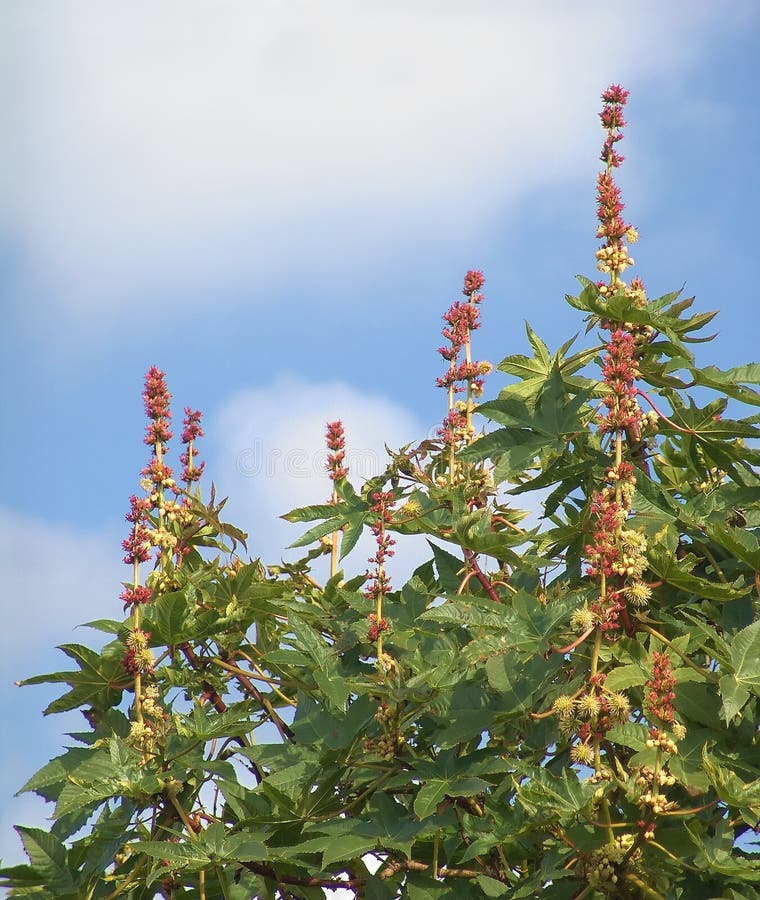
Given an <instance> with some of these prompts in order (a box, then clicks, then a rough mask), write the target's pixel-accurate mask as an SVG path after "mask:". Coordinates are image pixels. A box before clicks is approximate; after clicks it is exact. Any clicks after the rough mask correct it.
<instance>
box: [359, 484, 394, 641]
mask: <svg viewBox="0 0 760 900" xmlns="http://www.w3.org/2000/svg"><path fill="white" fill-rule="evenodd" d="M372 499H373V500H374V503H373V505H372V506H371V507H370V512H372V513H374V514H375V520H374V522H373V523H372V525H371V526H370V528H371V530H372V534H374V536H375V541H376V542H377V550H376V552H375V555H374V556H371V557H370V558H369V562H371V563H372V564H373V567H374V568H373V570H372V571H368V572H367V584H366V587H365V589H364V596H365V597H366V598H367V599H368V600H375V601H376V602H378V604H379V603H380V602H381V601H382V598H383V597H384V596H385V595H386V594H387V593H389V591H390V589H391V581H390V578H389V577H388V575H387V573H386V571H385V561H386V560H387V559H388V557H390V556H393V552H394V551H393V550H392V549H391V548H392V547H393V545H394V544H395V543H396V542H395V541H394V540H393V538H392V537H391V536H390V535H389V534H388V533H387V531H386V526H387V525H388V523H389V522H390V521H391V510H392V509H393V504H394V502H395V498H394V496H393V491H375V493H373V494H372ZM369 623H370V625H369V631H368V633H367V638H368V639H369V640H370V641H376V640H377V638H378V636H379V634H380V633H381V632H382V631H389V630H390V626H389V625H388V622H387V620H386V619H384V618H382V617H381V616H379V615H378V614H376V613H371V614H370V616H369Z"/></svg>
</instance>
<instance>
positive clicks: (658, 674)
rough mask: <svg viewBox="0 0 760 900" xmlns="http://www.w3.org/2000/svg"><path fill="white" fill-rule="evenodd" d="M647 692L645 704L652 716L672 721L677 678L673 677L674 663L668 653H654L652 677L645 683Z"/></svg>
mask: <svg viewBox="0 0 760 900" xmlns="http://www.w3.org/2000/svg"><path fill="white" fill-rule="evenodd" d="M644 686H645V688H646V689H647V693H646V695H645V698H644V705H645V707H646V709H647V712H648V713H649V715H651V716H652V717H654V718H656V719H659V720H660V721H661V722H664V723H670V722H672V721H673V720H674V718H675V710H674V709H673V701H674V700H675V698H676V694H675V686H676V680H675V678H674V677H673V664H672V663H671V661H670V657H669V656H668V655H667V653H659V652H658V651H657V650H655V651H654V653H653V654H652V677H651V678H650V679H649V680H648V681H647V682H646V683H645V685H644Z"/></svg>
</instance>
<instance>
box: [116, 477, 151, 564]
mask: <svg viewBox="0 0 760 900" xmlns="http://www.w3.org/2000/svg"><path fill="white" fill-rule="evenodd" d="M150 510H151V502H150V500H148V499H147V498H145V497H137V496H135V495H134V494H133V495H132V496H131V497H130V498H129V512H128V513H127V514H126V516H125V517H124V518H125V519H126V520H127V522H129V523H130V525H131V528H130V532H129V534H128V535H127V537H126V538H125V539H124V540H123V541H122V542H121V546H122V549H123V550H124V552H125V554H126V555H125V556H124V562H125V563H127V565H130V566H133V565H135V564H137V565H139V564H140V563H142V562H147V561H148V560H149V559H150V551H151V547H152V546H153V541H152V538H151V529H150V526H149V520H148V513H149V512H150Z"/></svg>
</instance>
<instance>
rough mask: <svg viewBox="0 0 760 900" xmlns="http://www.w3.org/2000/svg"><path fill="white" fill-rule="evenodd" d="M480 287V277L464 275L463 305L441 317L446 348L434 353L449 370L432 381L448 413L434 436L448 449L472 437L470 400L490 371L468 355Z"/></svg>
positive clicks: (477, 315) (457, 304)
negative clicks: (442, 391) (440, 391)
mask: <svg viewBox="0 0 760 900" xmlns="http://www.w3.org/2000/svg"><path fill="white" fill-rule="evenodd" d="M484 284H485V278H484V277H483V273H482V272H478V271H475V270H470V271H469V272H468V273H467V274H466V275H465V278H464V288H463V290H462V293H463V294H464V295H465V296H466V297H467V301H466V302H465V303H462V302H460V301H459V300H457V301H456V302H455V303H453V304H452V305H451V306H450V307H449V309H448V310H447V311H446V313H445V314H444V316H443V319H444V321H445V322H446V325H445V326H444V328H443V331H442V334H443V337H444V338H445V339H446V340H447V341H448V346H443V347H439V348H438V352H439V353H440V354H441V356H442V357H443V358H444V359H445V360H446V361H447V362H448V364H449V367H448V370H447V371H446V372H445V373H444V375H442V376H441V377H440V378H437V379H436V384H437V385H438V387H440V388H444V389H445V390H446V391H447V393H448V407H449V409H448V413H447V414H446V417H445V419H444V420H443V424H442V426H441V428H439V429H438V436H439V437H440V438H442V440H443V442H444V444H446V445H447V446H449V447H452V448H457V447H459V446H460V445H462V444H464V443H468V442H469V441H471V440H472V438H473V436H474V434H475V432H474V429H473V427H472V411H473V408H474V399H475V398H476V397H480V395H481V394H482V393H483V382H484V378H485V376H486V375H488V373H489V372H490V371H491V369H492V366H491V364H490V363H488V362H474V361H473V359H472V351H471V335H472V332H473V331H475V330H476V329H478V328H480V309H479V304H480V303H481V302H482V300H483V295H482V294H481V293H480V289H481V288H482V287H483V285H484ZM462 393H466V395H467V396H466V399H465V400H457V399H456V395H457V394H462Z"/></svg>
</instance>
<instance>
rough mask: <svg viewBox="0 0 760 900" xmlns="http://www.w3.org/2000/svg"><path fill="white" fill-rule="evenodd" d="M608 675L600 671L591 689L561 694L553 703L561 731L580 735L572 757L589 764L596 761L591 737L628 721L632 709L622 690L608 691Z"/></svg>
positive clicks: (600, 734) (573, 747) (571, 751)
mask: <svg viewBox="0 0 760 900" xmlns="http://www.w3.org/2000/svg"><path fill="white" fill-rule="evenodd" d="M604 677H605V676H604V675H602V674H599V675H596V676H595V677H594V678H593V679H592V683H591V685H590V687H589V689H588V690H587V691H584V692H583V693H581V694H580V695H578V696H572V697H571V696H568V695H566V694H563V695H560V696H559V697H557V699H556V700H555V701H554V704H553V706H552V711H553V712H554V714H555V715H556V716H557V717H558V719H559V729H560V732H562V733H563V734H565V735H571V734H575V735H577V737H578V741H577V743H575V744H573V746H572V747H571V749H570V758H571V759H572V761H573V762H575V763H580V764H582V765H586V766H590V765H593V764H594V762H595V758H594V749H593V746H592V745H591V741H593V740H597V741H600V740H603V739H604V736H605V735H606V733H607V732H608V731H609V729H610V728H612V726H613V725H617V724H619V723H621V722H627V721H628V718H629V716H630V713H631V704H630V701H629V700H628V697H627V696H626V695H625V694H624V693H622V692H621V691H608V690H607V689H606V688H605V687H604Z"/></svg>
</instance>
